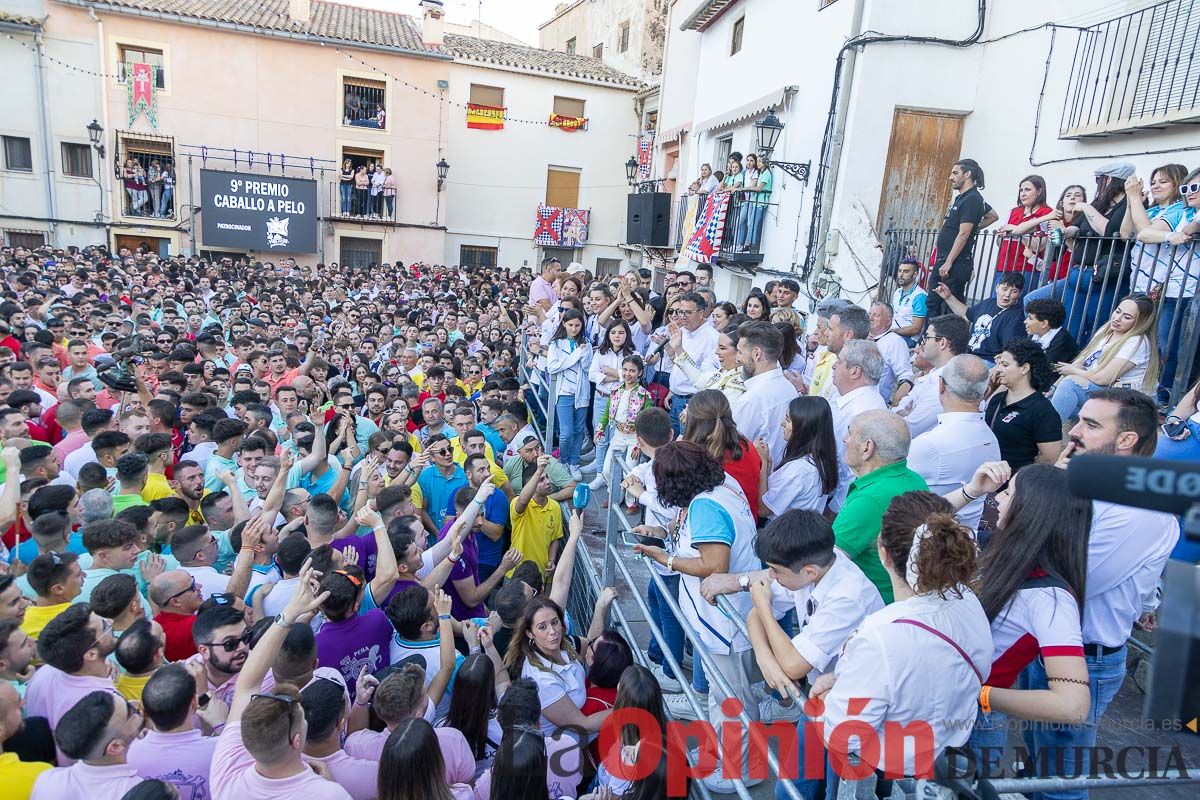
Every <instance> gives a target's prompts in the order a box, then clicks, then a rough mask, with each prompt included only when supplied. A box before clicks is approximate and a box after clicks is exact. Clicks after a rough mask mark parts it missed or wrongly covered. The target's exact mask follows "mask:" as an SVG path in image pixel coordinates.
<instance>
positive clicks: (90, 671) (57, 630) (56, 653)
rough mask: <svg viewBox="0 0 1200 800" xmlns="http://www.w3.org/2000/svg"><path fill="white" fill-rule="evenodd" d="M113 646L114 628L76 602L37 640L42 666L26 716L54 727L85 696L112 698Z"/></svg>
mask: <svg viewBox="0 0 1200 800" xmlns="http://www.w3.org/2000/svg"><path fill="white" fill-rule="evenodd" d="M116 646H117V640H116V637H114V636H113V631H112V624H111V623H110V622H108V621H107V620H105V619H104V618H103V617H101V616H99V615H98V614H95V613H94V612H93V611H92V607H91V606H90V605H88V604H87V603H77V604H75V605H73V606H71V607H70V608H68V609H67V610H66V611H64V612H62V613H61V614H59V615H58V616H57V617H55V618H54V619H52V620H50V622H49V623H47V624H46V627H45V629H44V630H43V631H42V635H41V636H40V637H38V648H37V652H38V657H39V658H40V659H41V660H42V661H44V662H46V666H44V667H41V668H39V669H38V671H37V672H36V673H34V675H33V679H32V680H30V681H29V688H28V689H27V690H26V692H25V714H26V716H29V717H45V718H46V719H47V720H49V722H50V727H51V728H55V727H57V725H58V721H59V720H60V719H62V716H63V714H65V713H67V711H69V710H70V709H71V707H72V706H74V705H75V704H76V703H77V702H79V701H80V700H81V699H83V698H84V697H85V696H87V695H88V694H90V693H92V692H95V691H105V692H111V693H112V694H113V695H116V694H117V687H116V686H115V685H113V682H112V678H111V677H109V665H108V656H109V655H110V654H111V653H112V651H113V650H114V649H116ZM60 763H66V762H62V761H60Z"/></svg>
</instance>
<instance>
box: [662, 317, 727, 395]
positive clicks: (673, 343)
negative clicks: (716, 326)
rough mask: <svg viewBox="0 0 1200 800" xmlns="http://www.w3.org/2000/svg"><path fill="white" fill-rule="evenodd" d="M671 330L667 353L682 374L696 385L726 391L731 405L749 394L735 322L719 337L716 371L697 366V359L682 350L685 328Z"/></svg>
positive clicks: (672, 328) (672, 327)
mask: <svg viewBox="0 0 1200 800" xmlns="http://www.w3.org/2000/svg"><path fill="white" fill-rule="evenodd" d="M742 319H745V318H744V317H743V318H742ZM669 333H670V339H669V340H668V342H667V348H666V349H667V355H668V356H670V357H671V359H672V360H673V361H674V366H675V368H676V369H679V370H683V374H684V375H686V376H687V378H688V380H689V381H691V382H692V385H693V386H702V387H704V388H705V389H716V390H718V391H720V392H721V393H723V394H724V395H725V399H727V400H728V401H729V402H730V403H731V404H732V403H733V401H734V400H737V399H738V398H739V397H741V396H742V395H743V394H745V393H746V384H745V380H744V377H743V375H742V368H741V366H739V365H738V360H737V346H738V339H739V338H741V337H740V335H739V334H738V328H737V326H736V325H730V326H728V327H727V328H726V329H725V331H724V332H723V333H722V334H721V335H720V337H718V338H717V366H718V367H720V369H718V370H716V371H709V370H702V369H700V367H698V366H696V362H695V361H693V360H692V357H691V356H690V355H688V352H687V351H686V350H684V349H683V329H681V328H680V327H679V326H678V325H672V326H671V327H670V330H669ZM689 406H690V404H689Z"/></svg>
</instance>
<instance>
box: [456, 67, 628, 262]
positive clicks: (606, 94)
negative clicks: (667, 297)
mask: <svg viewBox="0 0 1200 800" xmlns="http://www.w3.org/2000/svg"><path fill="white" fill-rule="evenodd" d="M450 74H451V80H450V92H449V97H450V99H451V100H452V101H454V102H456V103H466V102H467V99H468V98H469V96H470V87H471V84H472V83H477V84H482V85H486V86H500V87H503V88H504V103H505V105H506V106H507V108H508V115H509V117H511V118H514V119H529V120H547V119H549V116H550V113H551V110H552V108H553V100H554V96H555V95H559V96H565V97H573V98H577V99H582V100H584V101H585V104H586V105H585V109H584V110H585V113H586V114H587V117H588V129H587V130H584V131H576V132H573V133H567V132H564V131H561V130H558V129H556V128H551V127H548V126H546V125H529V124H525V123H521V122H516V121H513V119H510V120H509V121H508V122H507V123H506V124H505V126H504V129H503V130H498V131H487V130H473V129H469V128H467V126H466V112H465V111H464V110H463V109H461V108H457V107H454V106H451V109H452V110H451V116H450V118H449V120H448V121H447V138H448V141H449V151H448V152H449V155H448V156H447V160H448V161H450V163H451V168H450V175H449V180H448V184H447V187H446V191H445V192H444V195H445V196H444V198H443V209H444V212H445V213H446V224H447V226H448V228H449V230H448V233H447V236H446V250H445V260H446V263H447V264H455V263H458V260H459V247H460V246H461V245H463V244H468V245H480V246H486V247H497V248H499V254H498V255H499V263H500V264H502V265H505V266H510V267H514V268H519V267H523V266H531V265H533V264H534V263H536V262H537V261H538V260H540V258H541V255H540V253H539V250H538V248H537V247H536V246H535V245H534V244H533V241H532V236H533V231H534V227H535V214H536V211H537V206H538V204H539V203H544V202H545V200H546V170H547V167H550V166H556V167H565V168H568V169H573V170H579V172H580V190H579V207H580V208H590V209H591V210H592V216H591V229H590V232H589V239H588V246H587V247H586V248H584V250H583V255H582V259H581V260H582V261H583V263H584V264H585V266H587V267H589V268H591V269H594V267H595V261H596V259H597V258H621V257H622V253H621V250H620V249H619V248H618V245H619V244H621V243H622V242H623V241H624V238H625V209H626V206H625V198H626V196H627V194H628V187H627V185H626V183H625V161H626V159H628V158H629V156H630V154H631V153H632V148H633V134H634V132H635V131H636V129H637V128H636V124H637V120H636V118H635V116H634V110H633V102H632V98H633V94H634V92H633V90H631V89H614V88H612V87H608V86H600V85H595V84H589V83H583V82H567V81H564V80H562V79H560V78H557V77H551V76H547V75H540V74H538V73H528V72H517V71H512V70H504V69H495V68H491V67H486V66H481V65H474V64H469V63H464V62H455V64H454V65H453V66H452V68H451V73H450Z"/></svg>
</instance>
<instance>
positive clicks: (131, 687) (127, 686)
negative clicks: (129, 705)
mask: <svg viewBox="0 0 1200 800" xmlns="http://www.w3.org/2000/svg"><path fill="white" fill-rule="evenodd" d="M153 676H154V673H153V672H152V673H150V674H149V675H143V676H141V677H140V678H139V677H136V676H134V675H128V674H126V673H124V672H122V673H121V675H120V676H119V677H118V678H117V692H118V693H120V695H121V696H122V697H124V698H125V699H126V700H136V701H138V702H139V703H140V702H142V690H143V689H145V688H146V682H147V681H149V680H150V678H152V677H153Z"/></svg>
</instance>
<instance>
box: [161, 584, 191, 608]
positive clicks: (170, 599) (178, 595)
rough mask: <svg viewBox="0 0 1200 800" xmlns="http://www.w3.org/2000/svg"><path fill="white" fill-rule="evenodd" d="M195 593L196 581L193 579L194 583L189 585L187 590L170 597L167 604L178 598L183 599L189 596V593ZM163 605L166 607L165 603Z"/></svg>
mask: <svg viewBox="0 0 1200 800" xmlns="http://www.w3.org/2000/svg"><path fill="white" fill-rule="evenodd" d="M194 591H196V579H195V578H192V582H191V583H190V584H188V587H187V588H186V589H184V590H183V591H180V592H176V593H175V594H173V595H171V596H170V597H168V598H167V603H169V602H171V601H172V600H174V599H175V598H176V597H182V596H183V595H185V594H187V593H188V592H194ZM163 605H166V603H164V604H163Z"/></svg>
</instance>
